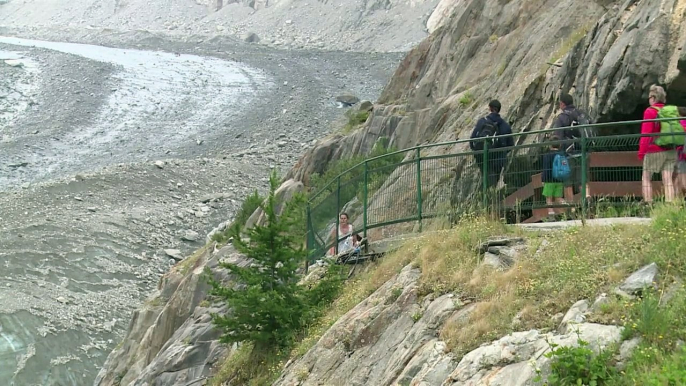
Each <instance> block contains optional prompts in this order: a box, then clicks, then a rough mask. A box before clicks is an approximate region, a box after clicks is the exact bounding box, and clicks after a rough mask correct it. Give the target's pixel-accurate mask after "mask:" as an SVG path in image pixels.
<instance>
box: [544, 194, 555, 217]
mask: <svg viewBox="0 0 686 386" xmlns="http://www.w3.org/2000/svg"><path fill="white" fill-rule="evenodd" d="M554 203H555V201H554V199H553V198H552V197H546V198H545V204H546V205H548V216H555V208H552V207H551V205H553V204H554Z"/></svg>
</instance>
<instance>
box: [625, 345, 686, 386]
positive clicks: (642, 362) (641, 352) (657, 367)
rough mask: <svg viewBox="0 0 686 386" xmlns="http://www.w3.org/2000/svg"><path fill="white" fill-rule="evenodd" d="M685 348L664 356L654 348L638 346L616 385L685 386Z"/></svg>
mask: <svg viewBox="0 0 686 386" xmlns="http://www.w3.org/2000/svg"><path fill="white" fill-rule="evenodd" d="M684 363H686V347H682V348H680V349H678V350H677V351H675V352H673V353H671V354H665V353H663V352H662V351H660V350H659V349H658V348H656V347H650V346H648V345H641V346H639V347H638V348H637V349H636V350H635V352H634V354H633V355H632V357H631V361H630V362H629V364H628V365H627V368H626V370H625V371H624V375H623V377H622V378H620V379H618V381H617V382H616V383H615V384H617V385H627V386H629V385H645V386H663V385H666V386H678V385H686V366H684Z"/></svg>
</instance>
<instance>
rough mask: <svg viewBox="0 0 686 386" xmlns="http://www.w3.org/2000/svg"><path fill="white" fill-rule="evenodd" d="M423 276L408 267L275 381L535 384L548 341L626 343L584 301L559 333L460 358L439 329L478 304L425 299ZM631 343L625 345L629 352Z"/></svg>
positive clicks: (525, 336)
mask: <svg viewBox="0 0 686 386" xmlns="http://www.w3.org/2000/svg"><path fill="white" fill-rule="evenodd" d="M418 278H419V272H418V271H417V270H415V269H413V268H412V266H407V267H405V268H404V269H403V270H402V271H401V272H400V274H398V275H397V276H396V277H395V278H393V279H391V280H390V281H389V282H387V283H386V284H384V285H383V286H382V287H381V288H379V290H377V291H376V292H375V293H373V294H372V295H371V296H369V297H368V298H367V299H365V300H364V301H363V302H362V303H360V304H359V305H357V306H356V307H355V308H353V309H352V310H351V311H350V312H348V313H347V314H346V315H344V316H343V317H342V318H341V319H339V320H338V321H337V322H336V323H335V324H334V325H333V326H332V327H331V328H330V329H329V330H328V331H327V332H326V333H325V334H324V335H323V336H322V337H321V339H320V340H319V341H318V342H317V343H316V344H315V345H314V347H312V349H310V351H308V352H307V353H306V354H305V355H304V356H303V357H302V358H300V359H297V360H295V361H293V362H292V363H291V364H289V365H288V367H286V369H285V370H284V372H283V374H282V376H281V377H280V378H279V379H278V380H277V381H276V382H275V383H274V385H275V386H276V385H284V386H285V385H288V386H294V385H303V386H306V385H380V386H381V385H388V386H390V385H398V384H400V385H423V386H433V385H443V386H453V385H460V386H467V385H484V384H488V385H502V386H513V385H533V384H534V382H533V379H534V378H535V377H536V375H537V369H538V370H540V371H541V374H543V376H544V377H545V376H546V375H547V374H549V371H550V359H548V358H546V357H544V356H543V354H545V353H546V352H548V351H549V350H550V346H549V344H548V343H547V342H548V341H550V342H552V343H555V344H559V345H561V346H576V345H577V344H578V339H579V338H581V339H583V340H585V341H587V342H589V343H590V344H591V348H593V349H594V350H596V351H598V350H600V349H604V348H606V347H607V346H608V345H610V344H612V343H616V342H619V341H620V337H621V331H622V328H621V327H617V326H605V325H599V324H593V323H585V322H584V319H585V315H586V313H587V312H588V308H589V307H588V301H586V300H582V301H579V302H577V303H576V304H575V305H574V306H572V307H571V308H570V310H569V311H568V312H567V314H566V315H565V317H564V321H563V323H562V325H561V327H563V326H564V327H566V330H564V331H561V333H559V334H557V333H554V332H551V333H542V332H540V331H537V330H530V331H522V332H515V333H512V334H510V335H508V336H505V337H503V338H501V339H498V340H496V341H494V342H492V343H490V344H484V345H482V346H481V347H479V348H477V349H475V350H473V351H471V352H469V353H467V354H466V355H465V356H464V357H462V358H455V357H453V355H452V354H450V353H446V351H445V349H446V344H445V342H442V341H440V340H438V339H437V338H436V332H437V331H438V329H440V327H441V326H442V325H444V324H445V323H446V322H447V321H449V320H453V319H461V318H465V317H467V316H468V315H469V313H470V312H471V310H473V309H474V305H473V304H470V305H467V306H465V307H462V306H463V304H462V303H461V302H460V301H459V300H458V299H457V298H456V297H453V296H452V295H443V296H440V297H438V298H434V297H432V296H428V297H427V298H426V299H425V300H424V301H423V302H421V303H420V302H419V301H418V299H417V297H416V282H417V279H418ZM572 323H574V326H573V328H568V327H571V325H572ZM577 333H578V335H577ZM633 348H635V346H626V347H625V350H624V351H625V352H624V354H623V355H625V356H627V355H629V353H630V351H631V350H633ZM303 374H306V375H305V376H304V375H303Z"/></svg>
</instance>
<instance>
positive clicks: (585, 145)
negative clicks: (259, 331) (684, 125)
mask: <svg viewBox="0 0 686 386" xmlns="http://www.w3.org/2000/svg"><path fill="white" fill-rule="evenodd" d="M684 119H685V118H684V117H678V118H658V119H648V120H630V121H618V122H604V123H597V124H588V125H579V126H574V129H584V128H589V127H593V128H607V127H617V126H628V125H638V124H642V123H647V122H669V121H679V120H684ZM560 129H564V128H550V129H543V130H535V131H526V132H518V133H512V134H508V135H503V136H499V137H500V138H508V137H513V138H520V137H523V136H537V137H538V138H541V136H542V135H544V134H547V133H551V132H554V131H556V130H560ZM582 133H583V131H582ZM680 134H681V135H683V134H682V133H680ZM660 135H661V134H660V133H654V134H645V135H643V134H640V133H635V134H619V135H610V136H597V137H593V139H594V140H595V141H613V140H614V141H620V142H621V140H629V139H634V138H640V137H643V136H651V137H655V136H660ZM480 140H484V139H481V138H477V139H471V138H466V139H458V140H455V141H447V142H438V143H431V144H423V145H417V146H414V147H410V148H406V149H402V150H396V151H393V152H390V153H386V154H382V155H379V156H375V157H371V158H368V159H365V160H364V161H362V162H360V163H358V164H356V165H354V166H352V167H350V168H348V169H346V170H345V171H343V172H341V173H339V174H338V175H337V176H336V177H334V178H333V179H331V181H328V182H327V183H326V185H325V186H324V187H323V188H321V189H319V191H317V192H315V193H314V194H313V195H312V196H311V198H310V199H309V200H308V221H307V226H308V233H309V232H310V231H312V232H314V233H315V235H316V236H317V237H312V239H309V238H308V244H309V240H313V241H316V240H315V239H316V238H319V239H320V240H322V239H321V237H319V234H318V233H317V232H315V230H314V229H310V228H313V227H314V226H315V224H314V222H313V221H312V218H311V217H310V216H312V214H311V212H310V205H312V204H313V203H314V202H315V201H314V200H315V199H319V198H321V197H320V196H321V195H323V194H326V193H327V192H328V191H329V190H330V189H331V188H332V186H333V185H334V184H335V183H338V185H337V186H338V187H337V188H336V191H335V192H331V193H329V197H331V195H333V194H336V195H337V197H336V213H335V216H336V220H335V223H336V234H337V237H336V239H338V236H339V235H338V215H339V214H340V211H341V209H342V208H343V207H344V206H345V205H346V204H348V201H349V200H350V198H352V197H348V198H346V199H344V202H341V201H340V200H341V188H342V181H341V178H342V177H344V176H349V175H350V173H351V172H353V171H354V170H356V169H358V170H359V168H363V173H364V181H363V187H362V189H363V197H359V195H358V197H359V198H361V201H363V213H362V216H363V225H362V226H363V229H361V230H358V231H363V232H364V233H365V236H366V233H367V230H368V229H371V228H373V227H377V226H382V225H387V224H389V223H398V222H404V221H413V220H419V222H420V226H421V219H422V218H427V217H431V216H433V215H431V214H424V213H422V208H423V203H424V202H426V200H423V198H424V197H423V195H425V194H426V193H425V192H423V187H422V184H423V182H422V181H423V178H425V176H424V173H423V172H422V161H431V160H434V161H437V160H442V159H445V158H450V157H455V158H457V157H464V156H467V155H470V154H471V155H472V156H481V157H483V158H484V160H485V161H483V162H484V163H483V167H482V170H480V172H481V173H482V174H483V173H488V162H489V161H490V162H492V161H493V160H491V159H489V158H488V154H489V150H490V152H493V151H494V150H495V149H488V146H485V148H484V150H479V151H472V150H471V149H470V151H468V152H467V153H464V154H463V153H455V154H446V155H441V157H431V156H429V157H422V156H421V151H422V150H424V149H429V148H436V147H442V146H455V145H459V144H464V143H469V142H473V141H480ZM560 142H564V143H570V142H580V144H581V148H582V149H581V152H582V155H587V154H588V153H589V152H594V151H595V150H594V149H593V148H589V145H590V144H589V141H588V138H586V137H583V138H576V139H573V140H569V139H562V140H560ZM550 144H551V142H550V141H545V142H543V143H542V142H541V141H539V142H537V143H532V144H527V145H526V146H523V145H515V146H514V147H507V148H498V150H497V151H505V152H509V151H511V150H514V149H525V148H535V147H537V146H538V147H540V146H541V145H543V146H546V145H550ZM486 145H487V143H486ZM628 145H629V144H625V145H622V146H624V147H626V146H628ZM634 146H635V145H634ZM409 152H413V153H414V158H413V159H411V160H407V161H400V162H399V163H398V162H395V163H394V164H392V165H384V166H382V167H379V168H377V169H371V170H370V168H369V164H370V163H373V162H374V161H380V160H393V158H391V157H397V156H399V155H404V156H406V155H407V154H408V153H409ZM582 159H583V161H582V168H583V169H584V172H583V173H582V174H583V176H582V178H583V182H584V184H583V188H582V192H583V193H584V197H582V209H583V212H584V213H585V212H586V204H585V190H586V182H588V180H587V179H586V178H587V176H585V174H586V172H585V169H586V168H587V167H588V165H587V161H586V157H585V156H583V157H582ZM392 162H393V161H392ZM415 163H416V165H417V166H416V171H415V172H414V173H415V174H416V176H415V177H414V179H415V181H416V185H417V186H416V187H414V188H413V189H416V193H414V194H415V195H416V198H417V206H416V209H417V212H418V218H417V216H414V217H411V218H409V219H407V220H403V221H400V220H398V219H393V220H388V221H386V222H381V223H372V224H369V223H368V217H369V213H368V209H369V208H368V200H369V199H371V196H372V194H373V193H371V194H370V192H368V189H369V186H368V184H369V183H370V181H369V179H368V177H369V176H370V172H378V171H379V170H380V169H390V168H393V169H395V168H397V167H399V166H400V165H401V164H404V165H410V164H415ZM584 165H585V166H584ZM520 172H521V171H520ZM527 173H529V171H525V172H524V173H523V174H527ZM376 176H378V175H376ZM386 177H387V176H386ZM386 177H381V178H384V179H385V178H386ZM350 178H351V179H349V180H346V183H345V184H346V185H345V186H343V188H345V189H348V188H349V186H348V185H349V183H350V182H351V181H352V180H353V179H355V178H358V177H356V176H352V177H350ZM482 178H483V175H482ZM376 182H377V183H378V181H376ZM487 182H488V181H487V179H486V178H483V180H482V183H483V188H482V189H479V190H483V193H484V196H483V197H484V204H485V203H486V202H487V199H488V198H487V197H486V195H485V193H486V190H487V187H488V186H487V185H488V183H487ZM356 183H357V184H359V181H357V182H356ZM357 186H358V187H359V185H357ZM377 188H378V187H377ZM353 197H354V195H353ZM324 200H327V198H324ZM423 201H424V202H423ZM319 202H320V203H323V201H321V200H320V201H319ZM532 207H533V206H532ZM332 209H333V208H332ZM331 220H333V219H331ZM350 220H352V219H350ZM401 220H402V219H401ZM329 224H330V222H329ZM313 236H314V235H313ZM327 238H328V236H327ZM338 241H341V240H340V239H338V240H337V241H333V242H332V243H333V244H334V245H333V247H335V249H336V251H337V249H338ZM317 244H319V243H318V242H317ZM309 247H311V246H310V245H308V248H309ZM323 247H324V248H328V247H330V245H324V246H323Z"/></svg>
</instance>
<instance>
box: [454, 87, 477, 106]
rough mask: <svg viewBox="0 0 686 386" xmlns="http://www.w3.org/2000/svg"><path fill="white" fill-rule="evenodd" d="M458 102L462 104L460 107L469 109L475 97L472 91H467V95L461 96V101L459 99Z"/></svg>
mask: <svg viewBox="0 0 686 386" xmlns="http://www.w3.org/2000/svg"><path fill="white" fill-rule="evenodd" d="M458 102H459V103H460V106H462V107H467V106H469V105H471V104H472V102H474V96H473V95H472V93H471V91H465V93H464V94H462V96H460V99H458Z"/></svg>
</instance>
